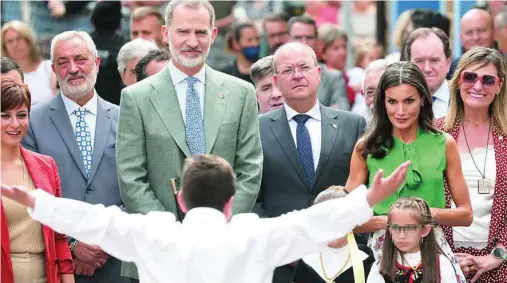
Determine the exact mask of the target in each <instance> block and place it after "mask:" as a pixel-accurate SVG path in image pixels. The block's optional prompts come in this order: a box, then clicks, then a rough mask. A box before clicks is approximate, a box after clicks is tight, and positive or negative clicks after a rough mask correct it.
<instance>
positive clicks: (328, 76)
mask: <svg viewBox="0 0 507 283" xmlns="http://www.w3.org/2000/svg"><path fill="white" fill-rule="evenodd" d="M319 66H320V68H321V69H322V74H321V75H320V84H319V89H318V91H317V96H318V98H319V102H320V103H321V104H322V105H324V106H327V107H329V106H331V105H333V104H337V105H338V106H339V107H338V108H339V109H342V110H350V107H351V106H350V103H349V98H348V96H347V85H346V84H345V79H344V78H343V76H342V73H341V72H340V71H336V70H330V69H328V68H327V67H326V65H324V64H319Z"/></svg>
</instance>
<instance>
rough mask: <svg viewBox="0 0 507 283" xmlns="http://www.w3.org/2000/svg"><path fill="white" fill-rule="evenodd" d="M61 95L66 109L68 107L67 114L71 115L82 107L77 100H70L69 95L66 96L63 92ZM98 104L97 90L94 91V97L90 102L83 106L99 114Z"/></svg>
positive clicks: (94, 113) (92, 112)
mask: <svg viewBox="0 0 507 283" xmlns="http://www.w3.org/2000/svg"><path fill="white" fill-rule="evenodd" d="M61 96H62V100H63V104H64V105H65V109H67V115H69V116H70V115H72V113H74V111H75V110H76V109H78V108H79V107H81V106H79V104H77V103H76V102H74V101H73V100H70V99H69V98H68V97H67V96H65V95H64V94H63V92H62V95H61ZM97 104H98V99H97V92H96V91H94V93H93V96H92V98H91V99H90V100H88V102H86V104H85V105H83V108H86V109H88V111H90V113H91V114H93V115H95V116H97Z"/></svg>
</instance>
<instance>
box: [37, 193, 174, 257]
mask: <svg viewBox="0 0 507 283" xmlns="http://www.w3.org/2000/svg"><path fill="white" fill-rule="evenodd" d="M32 194H33V195H34V196H35V197H36V199H35V208H34V209H31V208H28V214H29V215H30V217H31V218H32V219H33V220H36V221H38V222H40V223H42V224H44V225H46V226H49V227H51V228H52V229H53V230H55V231H57V232H59V233H62V234H65V235H68V236H70V237H72V238H75V239H76V240H78V241H80V242H83V243H86V244H88V245H97V246H99V247H100V248H101V249H102V250H104V251H105V252H106V253H108V254H110V255H112V256H113V257H116V258H118V259H120V260H122V261H129V262H137V261H138V260H141V255H140V253H141V252H142V251H146V249H147V247H146V245H149V243H150V242H151V243H154V242H156V238H157V237H159V236H158V235H170V233H167V232H166V231H165V230H172V232H173V233H174V232H175V231H174V230H173V229H172V228H176V226H178V225H179V222H176V218H175V216H174V215H173V214H172V213H169V212H158V211H156V212H150V213H148V214H146V215H141V214H127V213H125V212H123V211H121V209H120V208H119V207H117V206H110V207H104V205H102V204H97V205H92V204H88V203H85V202H81V201H77V200H72V199H66V198H57V197H54V196H52V195H50V194H48V193H46V192H45V191H43V190H41V189H37V190H35V191H34V192H33V193H32ZM162 223H163V225H161V224H162ZM161 230H164V231H161ZM157 232H158V233H157ZM139 239H143V241H139Z"/></svg>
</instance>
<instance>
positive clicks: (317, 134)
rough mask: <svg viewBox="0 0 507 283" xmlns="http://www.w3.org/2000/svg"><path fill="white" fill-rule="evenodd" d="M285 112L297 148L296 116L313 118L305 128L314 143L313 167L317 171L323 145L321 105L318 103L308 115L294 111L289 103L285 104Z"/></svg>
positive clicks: (307, 122)
mask: <svg viewBox="0 0 507 283" xmlns="http://www.w3.org/2000/svg"><path fill="white" fill-rule="evenodd" d="M283 107H285V112H286V113H287V121H289V128H290V131H291V133H292V138H293V139H294V144H295V145H296V147H297V144H298V143H297V135H296V132H297V127H298V123H297V122H296V121H295V120H294V119H293V118H294V116H296V115H299V114H306V115H308V116H310V117H311V118H310V119H308V121H306V123H305V126H306V129H307V130H308V133H309V134H310V141H311V142H312V155H313V167H314V169H315V171H317V166H318V165H319V158H320V148H321V143H322V125H321V124H322V116H321V114H320V104H319V103H318V102H317V103H315V105H314V106H313V107H312V109H310V110H309V111H308V112H306V113H299V112H297V111H296V110H294V109H292V108H291V107H290V106H289V105H287V103H284V105H283Z"/></svg>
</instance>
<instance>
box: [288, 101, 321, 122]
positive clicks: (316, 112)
mask: <svg viewBox="0 0 507 283" xmlns="http://www.w3.org/2000/svg"><path fill="white" fill-rule="evenodd" d="M283 107H285V112H286V113H287V121H290V120H291V119H292V118H294V116H296V115H299V114H306V115H308V116H310V117H312V119H315V120H317V121H320V119H321V115H320V104H319V102H317V103H315V105H314V106H313V107H312V109H310V110H309V111H308V112H306V113H299V112H297V111H296V110H294V109H292V108H291V107H290V106H289V105H288V104H287V103H284V104H283Z"/></svg>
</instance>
